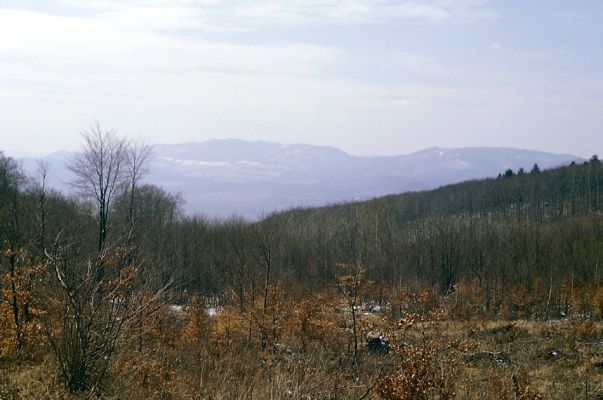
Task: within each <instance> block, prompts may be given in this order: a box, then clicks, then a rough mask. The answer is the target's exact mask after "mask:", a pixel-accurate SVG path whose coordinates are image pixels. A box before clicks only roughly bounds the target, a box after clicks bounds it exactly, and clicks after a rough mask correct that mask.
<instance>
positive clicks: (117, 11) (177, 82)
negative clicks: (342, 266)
mask: <svg viewBox="0 0 603 400" xmlns="http://www.w3.org/2000/svg"><path fill="white" fill-rule="evenodd" d="M95 121H98V122H99V123H100V125H101V126H102V127H103V128H105V129H115V130H117V131H118V132H119V133H120V134H121V135H123V136H130V137H132V136H136V137H141V138H143V139H145V140H147V141H148V142H150V143H182V142H193V141H196V142H200V141H205V140H208V139H212V138H218V139H219V138H239V139H244V140H266V141H274V142H280V143H310V144H317V145H330V146H336V147H338V148H341V149H343V150H345V151H347V152H349V153H352V154H357V155H389V154H406V153H411V152H414V151H418V150H421V149H424V148H427V147H432V146H439V147H469V146H471V147H473V146H504V147H516V148H525V149H537V150H544V151H550V152H554V153H572V154H575V155H578V156H582V157H589V156H591V155H593V154H600V155H601V154H603V1H600V0H592V1H591V0H580V1H567V0H530V1H525V0H504V1H502V0H501V1H494V0H492V1H487V0H423V1H422V0H408V1H404V0H401V1H393V0H373V1H365V0H341V1H336V0H286V1H274V0H247V1H234V0H224V1H220V0H148V1H142V0H46V1H27V0H0V150H3V151H4V152H6V153H8V154H47V153H50V152H53V151H58V150H75V149H77V148H78V147H79V146H80V144H81V132H82V131H85V130H86V129H87V128H88V127H90V126H91V125H92V124H94V122H95Z"/></svg>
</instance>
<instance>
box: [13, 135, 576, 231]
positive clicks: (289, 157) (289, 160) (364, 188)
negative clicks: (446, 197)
mask: <svg viewBox="0 0 603 400" xmlns="http://www.w3.org/2000/svg"><path fill="white" fill-rule="evenodd" d="M74 154H75V153H74V152H69V151H59V152H55V153H52V154H50V155H47V156H44V157H24V158H21V161H22V162H23V167H24V169H25V171H26V172H28V173H30V174H34V173H35V170H36V168H37V164H38V161H39V160H45V161H46V162H48V164H49V166H50V173H49V178H48V179H49V184H50V186H52V187H53V188H55V189H57V190H60V191H61V192H63V193H71V192H72V188H71V187H70V185H69V182H70V181H72V180H73V175H72V172H71V171H69V170H68V169H67V168H66V163H67V162H68V161H69V160H70V159H71V158H72V157H73V155H74ZM572 161H576V162H578V161H583V160H582V159H581V158H580V157H577V156H574V155H571V154H552V153H547V152H542V151H533V150H519V149H513V148H500V147H472V148H459V149H450V148H440V147H432V148H428V149H425V150H421V151H418V152H415V153H411V154H406V155H396V156H376V157H366V156H355V155H351V154H348V153H346V152H344V151H342V150H339V149H337V148H335V147H326V146H316V145H309V144H287V145H286V144H280V143H273V142H267V141H253V142H252V141H243V140H238V139H215V140H209V141H206V142H202V143H194V142H193V143H182V144H157V145H154V146H153V158H152V160H151V162H150V164H149V169H148V173H147V174H146V175H145V182H147V183H151V184H154V185H157V186H160V187H162V188H163V189H165V190H167V191H169V192H171V193H180V194H181V195H182V198H183V200H184V201H185V204H184V209H185V210H186V211H187V212H188V213H190V214H203V215H206V216H208V217H220V218H224V217H230V216H232V215H237V216H242V217H245V218H247V219H257V218H259V217H261V216H262V215H264V214H266V213H270V212H273V211H279V210H284V209H288V208H292V207H310V206H322V205H327V204H332V203H338V202H344V201H355V200H365V199H369V198H373V197H378V196H384V195H388V194H396V193H401V192H407V191H418V190H428V189H433V188H436V187H439V186H442V185H447V184H451V183H457V182H461V181H465V180H471V179H479V178H488V177H496V176H497V175H498V174H499V173H503V172H504V171H505V170H507V169H513V170H514V171H517V170H518V169H519V168H524V169H525V170H526V171H529V170H530V169H531V168H532V166H533V165H534V164H538V166H539V167H540V168H541V169H546V168H552V167H556V166H560V165H563V164H568V163H570V162H572Z"/></svg>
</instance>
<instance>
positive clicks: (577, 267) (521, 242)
mask: <svg viewBox="0 0 603 400" xmlns="http://www.w3.org/2000/svg"><path fill="white" fill-rule="evenodd" d="M48 173H52V171H47V170H46V169H45V168H41V169H40V172H39V174H38V176H37V177H26V176H24V175H23V174H22V173H21V172H20V170H19V167H18V165H17V164H16V162H15V161H14V160H11V159H10V158H7V157H4V156H3V157H2V158H1V164H0V174H1V178H2V181H1V183H0V197H1V203H0V226H1V227H2V228H1V229H2V230H1V231H0V240H1V243H2V245H3V248H4V249H5V250H11V251H13V252H14V251H15V250H17V249H26V250H27V252H28V254H29V256H30V257H32V258H35V259H37V260H43V259H44V258H45V254H44V251H45V249H46V250H48V249H50V248H51V247H52V245H53V243H54V242H55V241H56V239H57V238H60V240H61V241H62V242H63V243H67V242H68V243H71V245H72V246H73V247H75V248H77V249H78V253H79V254H80V256H81V257H82V259H85V258H86V257H89V256H90V255H91V254H94V253H95V252H96V251H97V250H98V249H97V248H95V243H96V242H97V241H98V236H99V234H100V233H99V232H98V226H99V216H98V210H97V208H95V202H94V201H92V202H86V201H83V200H81V199H76V198H72V197H65V196H63V195H61V194H59V193H56V192H54V191H52V190H50V189H49V188H47V187H46V186H45V176H46V175H47V174H48ZM136 183H137V182H135V184H136ZM602 184H603V169H602V166H601V162H600V161H599V160H598V158H597V157H593V158H592V159H591V160H589V161H587V162H584V163H582V164H575V163H574V164H572V165H568V166H563V167H560V168H556V169H551V170H545V171H540V170H539V169H538V168H537V166H535V167H534V168H533V169H532V171H531V172H530V173H525V172H523V171H522V170H520V171H519V172H518V173H509V172H507V173H505V174H504V175H501V176H499V177H498V178H496V179H486V180H476V181H469V182H464V183H460V184H456V185H450V186H445V187H442V188H439V189H436V190H432V191H426V192H416V193H405V194H401V195H394V196H386V197H383V198H378V199H374V200H371V201H365V202H358V203H349V204H341V205H333V206H328V207H321V208H313V209H294V210H290V211H286V212H282V213H276V214H272V215H268V216H266V217H265V218H263V219H262V220H260V221H257V222H248V221H244V220H242V219H238V218H232V219H229V220H223V221H217V220H211V219H208V218H205V217H201V216H186V215H184V214H183V213H182V211H181V208H180V207H181V204H182V201H181V199H180V198H179V196H177V195H174V194H170V193H167V192H165V191H164V190H162V189H161V188H158V187H155V186H152V185H140V187H138V186H137V187H136V188H135V190H134V189H128V187H124V188H120V191H117V192H116V195H115V200H114V201H113V202H112V203H111V205H110V210H108V213H109V214H110V218H109V219H108V220H109V221H110V223H109V224H108V226H107V227H106V229H107V233H106V234H107V239H106V240H107V241H108V242H109V243H114V244H116V243H128V244H130V245H132V246H133V247H134V248H135V252H136V255H137V257H138V258H139V259H141V260H144V262H143V266H142V267H141V274H144V276H145V280H146V282H147V283H148V284H150V285H152V286H153V287H155V288H160V287H163V286H165V285H166V284H168V283H170V284H171V286H172V288H173V290H174V293H175V296H176V298H179V299H180V301H187V297H189V296H190V295H191V294H199V295H201V296H203V297H218V298H221V299H222V300H221V301H226V300H225V299H224V296H223V293H225V291H226V290H227V289H230V290H232V291H234V292H236V293H238V296H239V301H243V300H242V299H243V298H244V297H245V296H244V295H245V294H249V295H250V297H251V298H255V297H256V295H258V294H259V293H261V292H262V291H263V290H265V287H266V286H269V285H275V284H276V283H279V284H282V285H284V286H285V287H288V288H290V289H293V288H297V289H299V288H306V289H316V288H325V287H331V286H332V285H333V282H334V281H335V275H336V268H335V267H336V264H337V263H361V264H363V265H364V267H365V268H366V270H367V275H368V277H369V278H370V279H371V280H372V281H374V282H375V285H374V287H375V288H379V289H378V290H379V291H380V294H379V296H380V297H382V300H387V294H388V293H392V292H393V291H395V290H398V289H400V288H404V287H429V288H432V289H436V290H438V291H439V292H441V293H442V294H451V293H453V292H454V291H455V290H456V289H458V288H460V287H463V288H465V290H467V285H470V287H471V290H472V291H473V292H475V293H474V296H478V297H479V299H480V301H482V300H483V306H482V307H479V312H482V313H486V314H489V315H494V316H496V315H510V316H518V315H521V316H523V317H534V318H545V317H552V316H559V315H560V313H564V314H566V315H568V314H569V313H571V312H575V313H582V314H585V315H594V314H595V313H596V312H597V309H596V304H595V303H596V302H595V301H594V300H593V299H594V296H596V295H597V291H598V290H599V288H600V287H601V279H602V278H601V275H603V274H602V273H601V272H600V270H601V268H602V267H603V266H602V265H601V262H602V260H603V215H602V214H601V205H602V201H603V193H601V186H602ZM11 260H12V261H11ZM13 263H14V259H12V258H11V257H6V256H5V257H3V262H2V266H3V270H2V273H3V274H5V273H6V272H7V270H8V272H9V273H12V272H11V271H13V270H14V268H15V267H14V265H13ZM376 290H377V289H376ZM520 291H527V293H529V296H528V295H527V294H526V295H523V296H522V295H521V294H520V293H519V292H520ZM526 296H527V297H531V298H530V299H527V298H525V297H526ZM230 300H232V299H230ZM475 311H476V312H477V311H478V310H475Z"/></svg>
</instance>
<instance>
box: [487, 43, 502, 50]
mask: <svg viewBox="0 0 603 400" xmlns="http://www.w3.org/2000/svg"><path fill="white" fill-rule="evenodd" d="M502 49H503V45H502V44H500V43H497V42H494V43H492V44H491V45H490V50H492V51H501V50H502Z"/></svg>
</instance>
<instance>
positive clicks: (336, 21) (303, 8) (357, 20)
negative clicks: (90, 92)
mask: <svg viewBox="0 0 603 400" xmlns="http://www.w3.org/2000/svg"><path fill="white" fill-rule="evenodd" d="M60 4H62V5H63V6H66V7H73V8H76V9H80V10H85V11H87V12H92V13H96V14H97V15H101V16H105V17H111V18H113V19H125V20H127V21H130V22H133V23H134V24H135V25H142V24H147V25H148V24H149V23H150V24H151V26H153V27H155V28H163V29H170V28H171V29H185V28H196V29H207V30H214V31H229V30H241V29H258V28H266V27H267V28H274V27H280V28H282V27H295V26H301V25H351V24H366V23H376V22H379V21H383V20H416V21H430V22H458V21H471V20H476V19H483V18H492V17H495V16H496V12H495V11H494V10H492V9H491V8H490V7H489V6H488V3H487V2H486V1H484V0H403V1H389V0H287V1H276V0H250V1H219V0H173V1H167V0H147V1H142V0H60ZM130 17H135V18H130Z"/></svg>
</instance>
